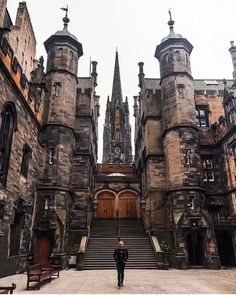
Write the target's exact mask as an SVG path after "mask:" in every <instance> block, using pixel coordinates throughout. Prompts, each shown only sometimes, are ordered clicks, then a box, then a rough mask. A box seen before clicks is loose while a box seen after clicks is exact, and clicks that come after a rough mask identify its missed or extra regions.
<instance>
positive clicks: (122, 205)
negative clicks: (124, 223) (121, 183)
mask: <svg viewBox="0 0 236 295" xmlns="http://www.w3.org/2000/svg"><path fill="white" fill-rule="evenodd" d="M117 210H118V215H119V217H120V218H138V217H139V202H138V195H137V194H136V193H135V192H133V191H122V192H120V193H119V195H118V202H117Z"/></svg>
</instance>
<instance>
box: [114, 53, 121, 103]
mask: <svg viewBox="0 0 236 295" xmlns="http://www.w3.org/2000/svg"><path fill="white" fill-rule="evenodd" d="M117 101H118V103H119V105H120V106H121V104H122V101H123V99H122V90H121V80H120V67H119V57H118V51H117V50H116V58H115V68H114V77H113V87H112V96H111V102H112V104H115V105H116V102H117Z"/></svg>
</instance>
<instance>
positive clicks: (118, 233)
mask: <svg viewBox="0 0 236 295" xmlns="http://www.w3.org/2000/svg"><path fill="white" fill-rule="evenodd" d="M116 230H117V238H118V241H120V240H121V238H120V219H119V210H116Z"/></svg>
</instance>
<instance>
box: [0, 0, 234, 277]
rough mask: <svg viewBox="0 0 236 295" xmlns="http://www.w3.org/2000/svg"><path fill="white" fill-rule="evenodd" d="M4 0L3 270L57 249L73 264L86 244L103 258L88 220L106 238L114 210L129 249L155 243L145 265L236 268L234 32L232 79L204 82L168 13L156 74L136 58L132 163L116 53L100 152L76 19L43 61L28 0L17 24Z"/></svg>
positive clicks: (92, 86) (0, 61)
mask: <svg viewBox="0 0 236 295" xmlns="http://www.w3.org/2000/svg"><path fill="white" fill-rule="evenodd" d="M6 6H7V0H0V111H1V118H0V126H1V127H0V277H1V276H5V275H9V274H13V273H16V272H21V271H24V270H25V268H26V265H27V263H31V262H32V263H36V262H42V261H45V260H48V259H50V258H51V259H54V262H55V261H56V262H57V263H59V264H60V265H61V267H62V268H65V267H66V264H67V262H68V260H69V258H70V257H72V258H76V259H77V261H76V260H74V262H73V263H72V262H71V264H77V266H79V267H78V268H79V269H82V268H83V264H84V259H85V258H84V256H86V255H85V252H86V249H87V248H86V246H87V244H88V247H89V248H90V254H91V253H92V254H91V256H90V257H87V261H89V259H90V261H92V262H93V260H94V257H96V256H94V255H96V253H95V254H94V251H95V250H96V247H95V250H94V249H93V245H94V244H93V243H90V241H91V239H90V238H91V235H90V234H91V232H93V234H94V236H93V237H92V239H93V242H94V241H97V240H96V234H97V233H96V231H94V228H93V224H95V223H96V221H98V222H97V230H98V231H99V235H101V234H104V235H105V236H104V237H103V236H102V237H103V239H102V240H103V242H104V241H105V242H104V244H103V246H104V247H109V243H107V241H108V242H109V241H110V240H109V239H110V237H109V235H110V233H112V234H114V232H115V230H114V225H115V223H116V220H119V219H120V220H121V219H122V226H123V228H124V229H125V231H124V232H125V234H126V239H127V240H128V239H129V242H130V241H131V242H130V243H131V244H130V245H132V247H133V248H132V251H133V253H136V252H138V251H136V250H140V249H146V250H147V251H149V252H147V253H146V254H147V255H146V256H147V257H153V259H154V262H153V261H151V260H150V261H142V262H141V264H142V263H144V265H145V266H147V265H148V266H150V267H162V268H165V267H167V266H168V265H169V266H172V267H176V268H182V269H183V268H189V267H196V266H197V267H206V268H219V267H220V266H235V265H236V214H235V213H236V195H235V190H236V168H235V165H236V127H235V122H236V119H235V114H236V109H235V105H236V104H235V101H236V82H235V81H236V46H234V43H233V42H231V47H230V49H229V51H230V53H231V56H232V60H233V66H234V72H233V79H232V80H228V81H226V80H214V79H205V80H204V79H198V80H195V79H193V77H192V73H191V65H190V55H191V51H192V49H193V46H192V44H191V43H190V42H189V41H188V40H187V39H186V38H184V37H182V36H181V35H180V34H176V33H175V32H174V21H173V20H172V19H170V21H169V23H168V24H169V26H170V33H169V35H168V36H167V37H165V38H163V39H162V41H161V43H160V44H159V45H158V46H157V47H156V52H155V57H156V58H157V59H158V60H159V62H160V78H157V79H150V78H146V77H145V74H144V63H142V62H140V63H139V75H138V77H139V87H140V92H139V94H138V95H137V96H135V97H134V116H135V130H134V131H135V160H134V162H133V159H132V149H131V127H130V124H129V106H128V99H127V98H126V100H125V102H124V101H123V98H122V90H121V77H120V69H119V60H118V52H116V57H115V67H114V78H113V88H112V95H111V99H109V98H108V100H107V106H106V118H105V124H104V150H103V163H102V164H97V148H98V147H97V141H98V138H97V136H98V117H99V112H100V109H99V96H98V95H97V94H96V86H97V69H96V67H97V62H96V61H93V62H92V71H91V74H90V76H89V77H78V74H77V72H78V65H79V58H80V57H81V56H82V55H83V48H82V44H81V43H80V42H79V41H78V40H77V38H76V36H74V35H72V34H71V33H70V32H69V30H68V24H69V18H68V16H67V12H66V16H65V17H64V18H63V29H62V30H59V31H57V32H56V33H55V34H53V35H52V36H50V37H49V38H48V39H47V40H46V41H45V43H44V45H45V48H46V51H47V65H46V69H45V68H44V60H43V58H42V57H41V58H39V60H37V59H36V58H35V52H36V38H35V35H34V31H33V27H32V24H31V20H30V16H29V12H28V10H27V6H26V3H25V2H20V4H19V8H18V11H17V16H16V22H15V24H14V25H13V23H12V20H11V18H10V16H9V13H8V11H7V8H6ZM65 10H66V9H65ZM104 220H105V222H104ZM99 221H101V223H99ZM128 221H129V222H128ZM130 221H131V222H130ZM133 221H134V222H133ZM136 221H137V222H136ZM142 222H143V223H144V227H143V225H142ZM117 224H118V222H117ZM102 225H103V226H104V225H106V226H107V231H104V228H102V230H101V226H102ZM99 227H100V228H99ZM144 229H145V230H144ZM92 230H93V231H92ZM139 231H140V232H139ZM119 237H120V236H119ZM134 237H139V239H138V243H137V242H136V240H135V239H134ZM106 239H108V240H106ZM133 240H135V244H134V245H133V244H132V241H133ZM114 241H115V243H116V242H117V236H115V237H114ZM147 244H148V245H149V248H148V245H147ZM136 246H137V247H139V248H137V249H136V248H135V247H136ZM151 246H152V247H153V248H152V247H151ZM151 248H152V249H151ZM150 249H151V250H150ZM146 250H145V251H146ZM150 251H151V252H150ZM154 251H155V255H154ZM95 252H96V251H95ZM139 255H140V258H142V257H144V256H145V255H143V250H142V251H139ZM97 263H99V259H98V260H97ZM109 263H110V262H109ZM111 263H113V262H111ZM132 263H133V267H137V265H135V263H136V261H135V259H134V261H133V262H132ZM145 263H146V264H145ZM111 265H112V267H113V264H111ZM90 266H91V265H90ZM97 266H98V267H100V268H101V267H102V266H101V265H97ZM108 266H109V265H108ZM139 266H140V265H139Z"/></svg>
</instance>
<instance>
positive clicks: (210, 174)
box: [202, 159, 215, 182]
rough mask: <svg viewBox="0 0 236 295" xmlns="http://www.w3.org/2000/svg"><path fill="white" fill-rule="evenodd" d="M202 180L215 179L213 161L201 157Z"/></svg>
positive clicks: (210, 180)
mask: <svg viewBox="0 0 236 295" xmlns="http://www.w3.org/2000/svg"><path fill="white" fill-rule="evenodd" d="M202 171H203V181H205V182H212V181H214V180H215V177H214V170H213V163H212V160H211V159H202Z"/></svg>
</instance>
